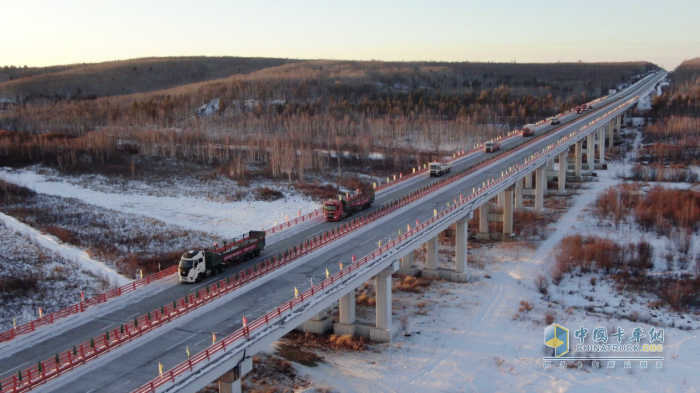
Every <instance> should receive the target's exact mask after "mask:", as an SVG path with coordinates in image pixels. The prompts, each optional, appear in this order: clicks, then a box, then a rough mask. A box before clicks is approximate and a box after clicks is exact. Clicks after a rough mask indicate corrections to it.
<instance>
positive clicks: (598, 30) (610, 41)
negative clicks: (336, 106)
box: [0, 0, 700, 70]
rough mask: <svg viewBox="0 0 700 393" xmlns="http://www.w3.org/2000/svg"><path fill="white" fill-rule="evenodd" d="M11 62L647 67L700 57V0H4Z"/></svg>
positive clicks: (4, 47)
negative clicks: (223, 60)
mask: <svg viewBox="0 0 700 393" xmlns="http://www.w3.org/2000/svg"><path fill="white" fill-rule="evenodd" d="M0 31H2V33H1V35H0V66H2V65H28V66H46V65H56V64H72V63H83V62H85V63H92V62H101V61H109V60H123V59H129V58H137V57H148V56H196V55H205V56H257V57H285V58H297V59H353V60H371V59H376V60H407V61H408V60H436V61H497V62H508V61H517V62H518V63H526V62H557V61H566V62H569V61H579V60H581V61H584V62H598V61H636V60H647V61H651V62H654V63H656V64H658V65H660V66H663V67H664V68H666V69H667V70H673V68H675V67H676V66H677V65H678V64H680V62H682V61H683V60H685V59H691V58H694V57H699V56H700V0H664V1H662V2H658V1H649V0H636V1H627V0H581V1H575V2H574V1H570V0H539V1H538V0H529V1H527V0H525V1H516V0H481V1H447V0H444V1H440V0H433V1H413V0H404V1H364V0H358V1H352V2H347V3H342V4H341V3H340V2H337V1H333V0H326V1H303V0H298V1H292V0H285V1H273V0H249V1H233V0H229V1H223V0H200V1H180V0H169V1H166V0H140V1H134V0H121V1H103V0H90V1H87V0H60V1H59V0H53V1H38V0H36V1H35V0H22V1H18V0H0Z"/></svg>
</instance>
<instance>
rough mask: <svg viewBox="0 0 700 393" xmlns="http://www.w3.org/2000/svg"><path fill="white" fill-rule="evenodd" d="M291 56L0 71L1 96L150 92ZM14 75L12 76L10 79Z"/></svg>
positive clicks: (274, 63)
mask: <svg viewBox="0 0 700 393" xmlns="http://www.w3.org/2000/svg"><path fill="white" fill-rule="evenodd" d="M292 61H293V60H288V59H272V58H269V59H268V58H245V57H153V58H142V59H133V60H126V61H111V62H105V63H96V64H76V65H68V66H55V67H45V68H9V67H8V68H5V69H3V70H0V97H5V98H12V99H15V98H16V97H20V98H21V99H22V100H23V101H27V100H29V101H31V100H33V99H37V98H61V99H65V98H77V99H85V98H96V97H105V96H115V95H123V94H132V93H139V92H148V91H153V90H161V89H167V88H170V87H174V86H178V85H182V84H186V83H194V82H201V81H206V80H212V79H218V78H223V77H226V76H229V75H233V74H247V73H250V72H253V71H256V70H259V69H262V68H266V67H274V66H278V65H281V64H285V63H288V62H292ZM10 78H12V80H10Z"/></svg>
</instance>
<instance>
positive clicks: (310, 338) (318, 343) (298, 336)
mask: <svg viewBox="0 0 700 393" xmlns="http://www.w3.org/2000/svg"><path fill="white" fill-rule="evenodd" d="M283 340H284V341H287V342H290V343H292V344H294V345H297V346H300V347H304V348H312V349H331V350H343V351H364V350H367V344H368V343H369V340H368V339H367V338H365V337H355V336H350V335H343V336H336V335H335V334H331V335H327V336H319V335H317V334H312V333H300V332H294V331H293V332H289V333H287V334H286V335H285V336H284V338H283Z"/></svg>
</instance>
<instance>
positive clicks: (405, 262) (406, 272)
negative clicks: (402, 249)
mask: <svg viewBox="0 0 700 393" xmlns="http://www.w3.org/2000/svg"><path fill="white" fill-rule="evenodd" d="M399 262H400V266H401V267H400V268H399V270H398V272H397V273H398V274H399V275H402V276H415V275H417V274H418V268H417V267H416V264H415V263H414V262H413V251H411V252H409V253H408V254H406V255H404V256H403V258H401V260H400V261H399Z"/></svg>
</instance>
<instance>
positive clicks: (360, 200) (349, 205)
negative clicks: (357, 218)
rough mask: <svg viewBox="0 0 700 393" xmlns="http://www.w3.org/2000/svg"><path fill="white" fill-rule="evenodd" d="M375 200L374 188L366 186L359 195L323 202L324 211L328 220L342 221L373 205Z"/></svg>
mask: <svg viewBox="0 0 700 393" xmlns="http://www.w3.org/2000/svg"><path fill="white" fill-rule="evenodd" d="M372 202H374V189H372V188H366V189H363V190H362V192H360V193H358V194H357V195H355V196H353V197H350V198H347V199H342V198H340V199H339V200H337V201H335V200H332V201H328V202H326V203H324V204H323V213H324V215H325V217H326V221H340V220H341V219H343V218H345V217H347V216H349V215H351V214H353V213H355V212H358V211H360V210H365V209H367V208H368V207H370V206H372Z"/></svg>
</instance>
